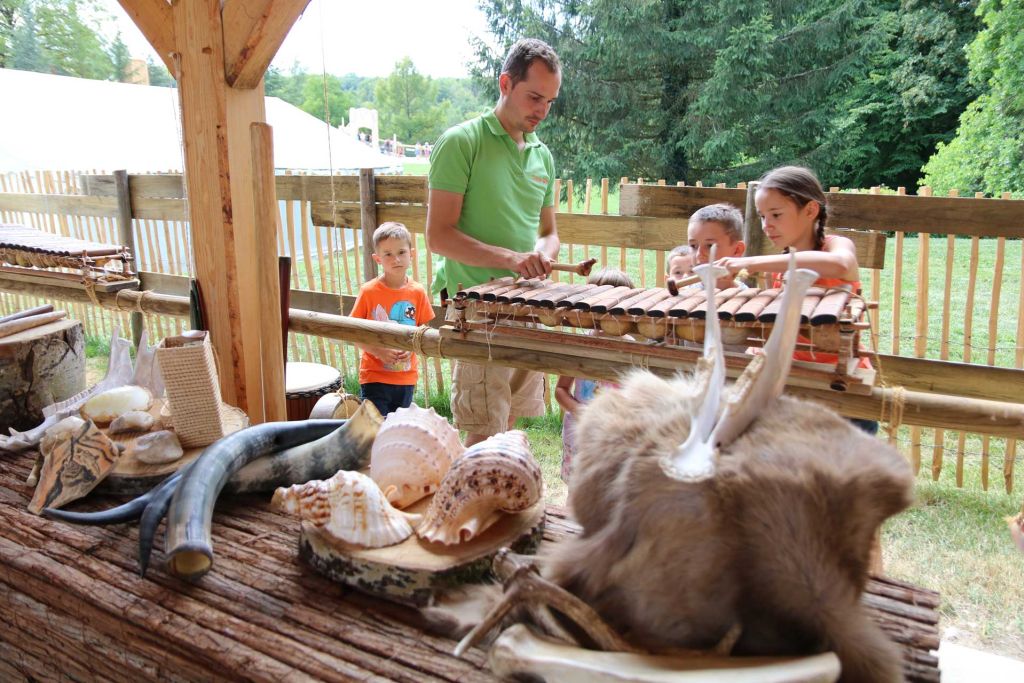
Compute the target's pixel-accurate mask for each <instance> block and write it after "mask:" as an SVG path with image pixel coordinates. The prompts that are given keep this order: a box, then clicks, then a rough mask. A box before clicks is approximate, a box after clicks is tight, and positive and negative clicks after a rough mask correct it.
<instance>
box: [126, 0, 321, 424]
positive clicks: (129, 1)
mask: <svg viewBox="0 0 1024 683" xmlns="http://www.w3.org/2000/svg"><path fill="white" fill-rule="evenodd" d="M119 2H120V4H121V6H122V7H124V9H125V11H126V12H127V13H128V15H129V16H130V17H131V18H132V20H133V21H134V22H135V24H136V25H137V26H138V27H139V29H140V30H141V31H142V34H143V35H144V36H146V39H147V40H148V41H149V42H150V44H151V45H153V47H154V48H155V50H156V53H157V55H159V57H160V59H162V60H163V61H164V64H166V65H167V68H168V69H169V70H170V72H171V74H172V75H173V76H174V77H175V78H176V79H177V80H178V97H179V99H180V102H181V112H182V113H181V121H182V133H183V138H184V147H185V179H186V182H187V185H188V187H187V189H188V198H189V220H190V221H191V227H192V231H193V237H194V239H193V240H192V248H193V251H194V256H195V268H196V271H195V278H196V281H197V282H198V284H199V285H200V287H199V289H200V291H201V292H202V296H203V299H204V301H203V304H204V308H205V310H206V313H207V315H208V321H209V323H210V324H209V327H210V338H211V341H212V343H213V348H214V352H215V353H216V354H217V358H218V359H219V364H220V385H221V386H220V389H221V398H222V399H223V400H224V401H225V402H226V403H229V404H233V405H236V406H238V407H240V408H241V409H242V410H245V411H246V412H249V413H250V414H253V411H258V412H255V414H254V416H262V410H263V391H262V377H261V374H260V370H261V364H260V349H259V346H260V345H259V340H258V339H257V338H256V337H255V335H253V334H250V333H249V332H250V331H252V330H256V329H259V308H260V305H261V302H260V291H259V288H258V287H257V277H256V254H255V231H254V228H253V225H254V215H253V212H254V203H253V197H252V191H253V183H252V175H251V174H252V166H251V162H252V149H251V139H250V136H249V124H250V123H252V122H262V121H265V120H266V112H265V110H264V107H265V104H264V96H263V74H264V72H265V71H266V69H267V66H268V65H269V64H270V60H271V59H272V58H273V56H274V54H275V53H276V52H277V50H278V48H279V47H280V46H281V43H282V42H283V41H284V39H285V36H286V35H287V34H288V30H289V29H290V28H291V26H292V24H293V23H295V20H296V19H297V18H298V17H299V15H300V14H302V11H303V10H304V9H305V8H306V5H307V4H308V3H309V0H234V1H233V2H231V3H223V2H221V1H220V0H190V1H189V2H175V3H167V2H153V1H152V0H119Z"/></svg>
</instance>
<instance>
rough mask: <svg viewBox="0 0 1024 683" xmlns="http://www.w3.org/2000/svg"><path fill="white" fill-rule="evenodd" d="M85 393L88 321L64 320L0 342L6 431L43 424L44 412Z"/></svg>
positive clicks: (1, 418)
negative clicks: (85, 326)
mask: <svg viewBox="0 0 1024 683" xmlns="http://www.w3.org/2000/svg"><path fill="white" fill-rule="evenodd" d="M84 389H85V337H84V335H83V333H82V323H80V322H78V321H77V320H68V319H65V320H58V321H57V322H53V323H50V324H48V325H42V326H40V327H33V328H31V329H28V330H24V331H22V332H18V333H16V334H12V335H11V336H9V337H3V338H0V432H3V433H6V432H7V430H8V429H11V428H13V429H16V430H18V431H25V430H27V429H31V428H32V427H35V426H36V425H38V424H39V423H40V422H42V421H43V408H45V407H46V406H48V405H50V404H51V403H56V402H58V401H63V400H65V399H67V398H70V397H72V396H74V395H75V394H77V393H78V392H80V391H82V390H84Z"/></svg>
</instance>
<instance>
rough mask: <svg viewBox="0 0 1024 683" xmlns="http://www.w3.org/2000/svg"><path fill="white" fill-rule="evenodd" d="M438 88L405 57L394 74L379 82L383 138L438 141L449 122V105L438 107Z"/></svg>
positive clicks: (378, 101) (377, 95)
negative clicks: (446, 123) (395, 137)
mask: <svg viewBox="0 0 1024 683" xmlns="http://www.w3.org/2000/svg"><path fill="white" fill-rule="evenodd" d="M437 90H438V89H437V84H436V83H434V81H433V79H431V78H430V77H429V76H424V75H422V74H421V73H419V72H418V71H417V70H416V67H415V65H413V63H412V60H411V59H409V58H408V57H405V58H403V59H401V60H399V61H398V63H396V64H395V70H394V71H392V72H391V74H390V75H389V76H388V77H387V78H384V79H382V80H380V81H378V82H377V87H376V105H377V109H378V111H379V112H380V129H381V136H382V137H391V136H392V135H396V136H398V139H399V140H400V141H402V142H409V143H413V142H426V141H432V140H435V139H436V138H437V137H438V136H439V135H440V134H441V133H442V132H443V131H444V124H445V122H446V121H447V119H448V111H449V109H450V106H451V105H450V104H449V103H448V102H442V103H440V104H438V103H437Z"/></svg>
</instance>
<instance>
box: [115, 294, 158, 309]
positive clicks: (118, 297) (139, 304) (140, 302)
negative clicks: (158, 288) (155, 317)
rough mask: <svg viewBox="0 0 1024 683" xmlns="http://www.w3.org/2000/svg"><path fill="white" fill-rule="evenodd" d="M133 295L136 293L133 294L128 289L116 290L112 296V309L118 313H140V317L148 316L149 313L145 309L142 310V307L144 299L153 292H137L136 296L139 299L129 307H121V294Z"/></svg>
mask: <svg viewBox="0 0 1024 683" xmlns="http://www.w3.org/2000/svg"><path fill="white" fill-rule="evenodd" d="M133 293H136V292H133V291H132V290H128V289H121V290H118V292H117V293H116V294H115V295H114V307H115V308H116V309H117V310H118V312H120V313H141V314H142V315H148V314H149V312H148V311H147V310H146V309H144V308H143V305H144V303H145V301H146V297H147V296H150V295H152V294H153V291H152V290H149V289H143V290H141V291H139V292H137V293H138V295H139V298H138V299H136V300H135V301H134V302H133V303H132V304H131V305H129V306H122V305H121V295H122V294H124V295H129V294H133Z"/></svg>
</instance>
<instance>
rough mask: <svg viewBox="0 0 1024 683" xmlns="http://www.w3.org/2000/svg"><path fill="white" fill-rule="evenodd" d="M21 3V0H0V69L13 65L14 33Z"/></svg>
mask: <svg viewBox="0 0 1024 683" xmlns="http://www.w3.org/2000/svg"><path fill="white" fill-rule="evenodd" d="M22 4H24V3H23V1H22V0H0V69H5V68H9V67H11V66H12V65H13V57H14V44H13V43H14V33H15V30H16V29H17V24H18V21H19V20H20V19H21V17H20V14H19V11H20V10H21V6H22Z"/></svg>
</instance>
